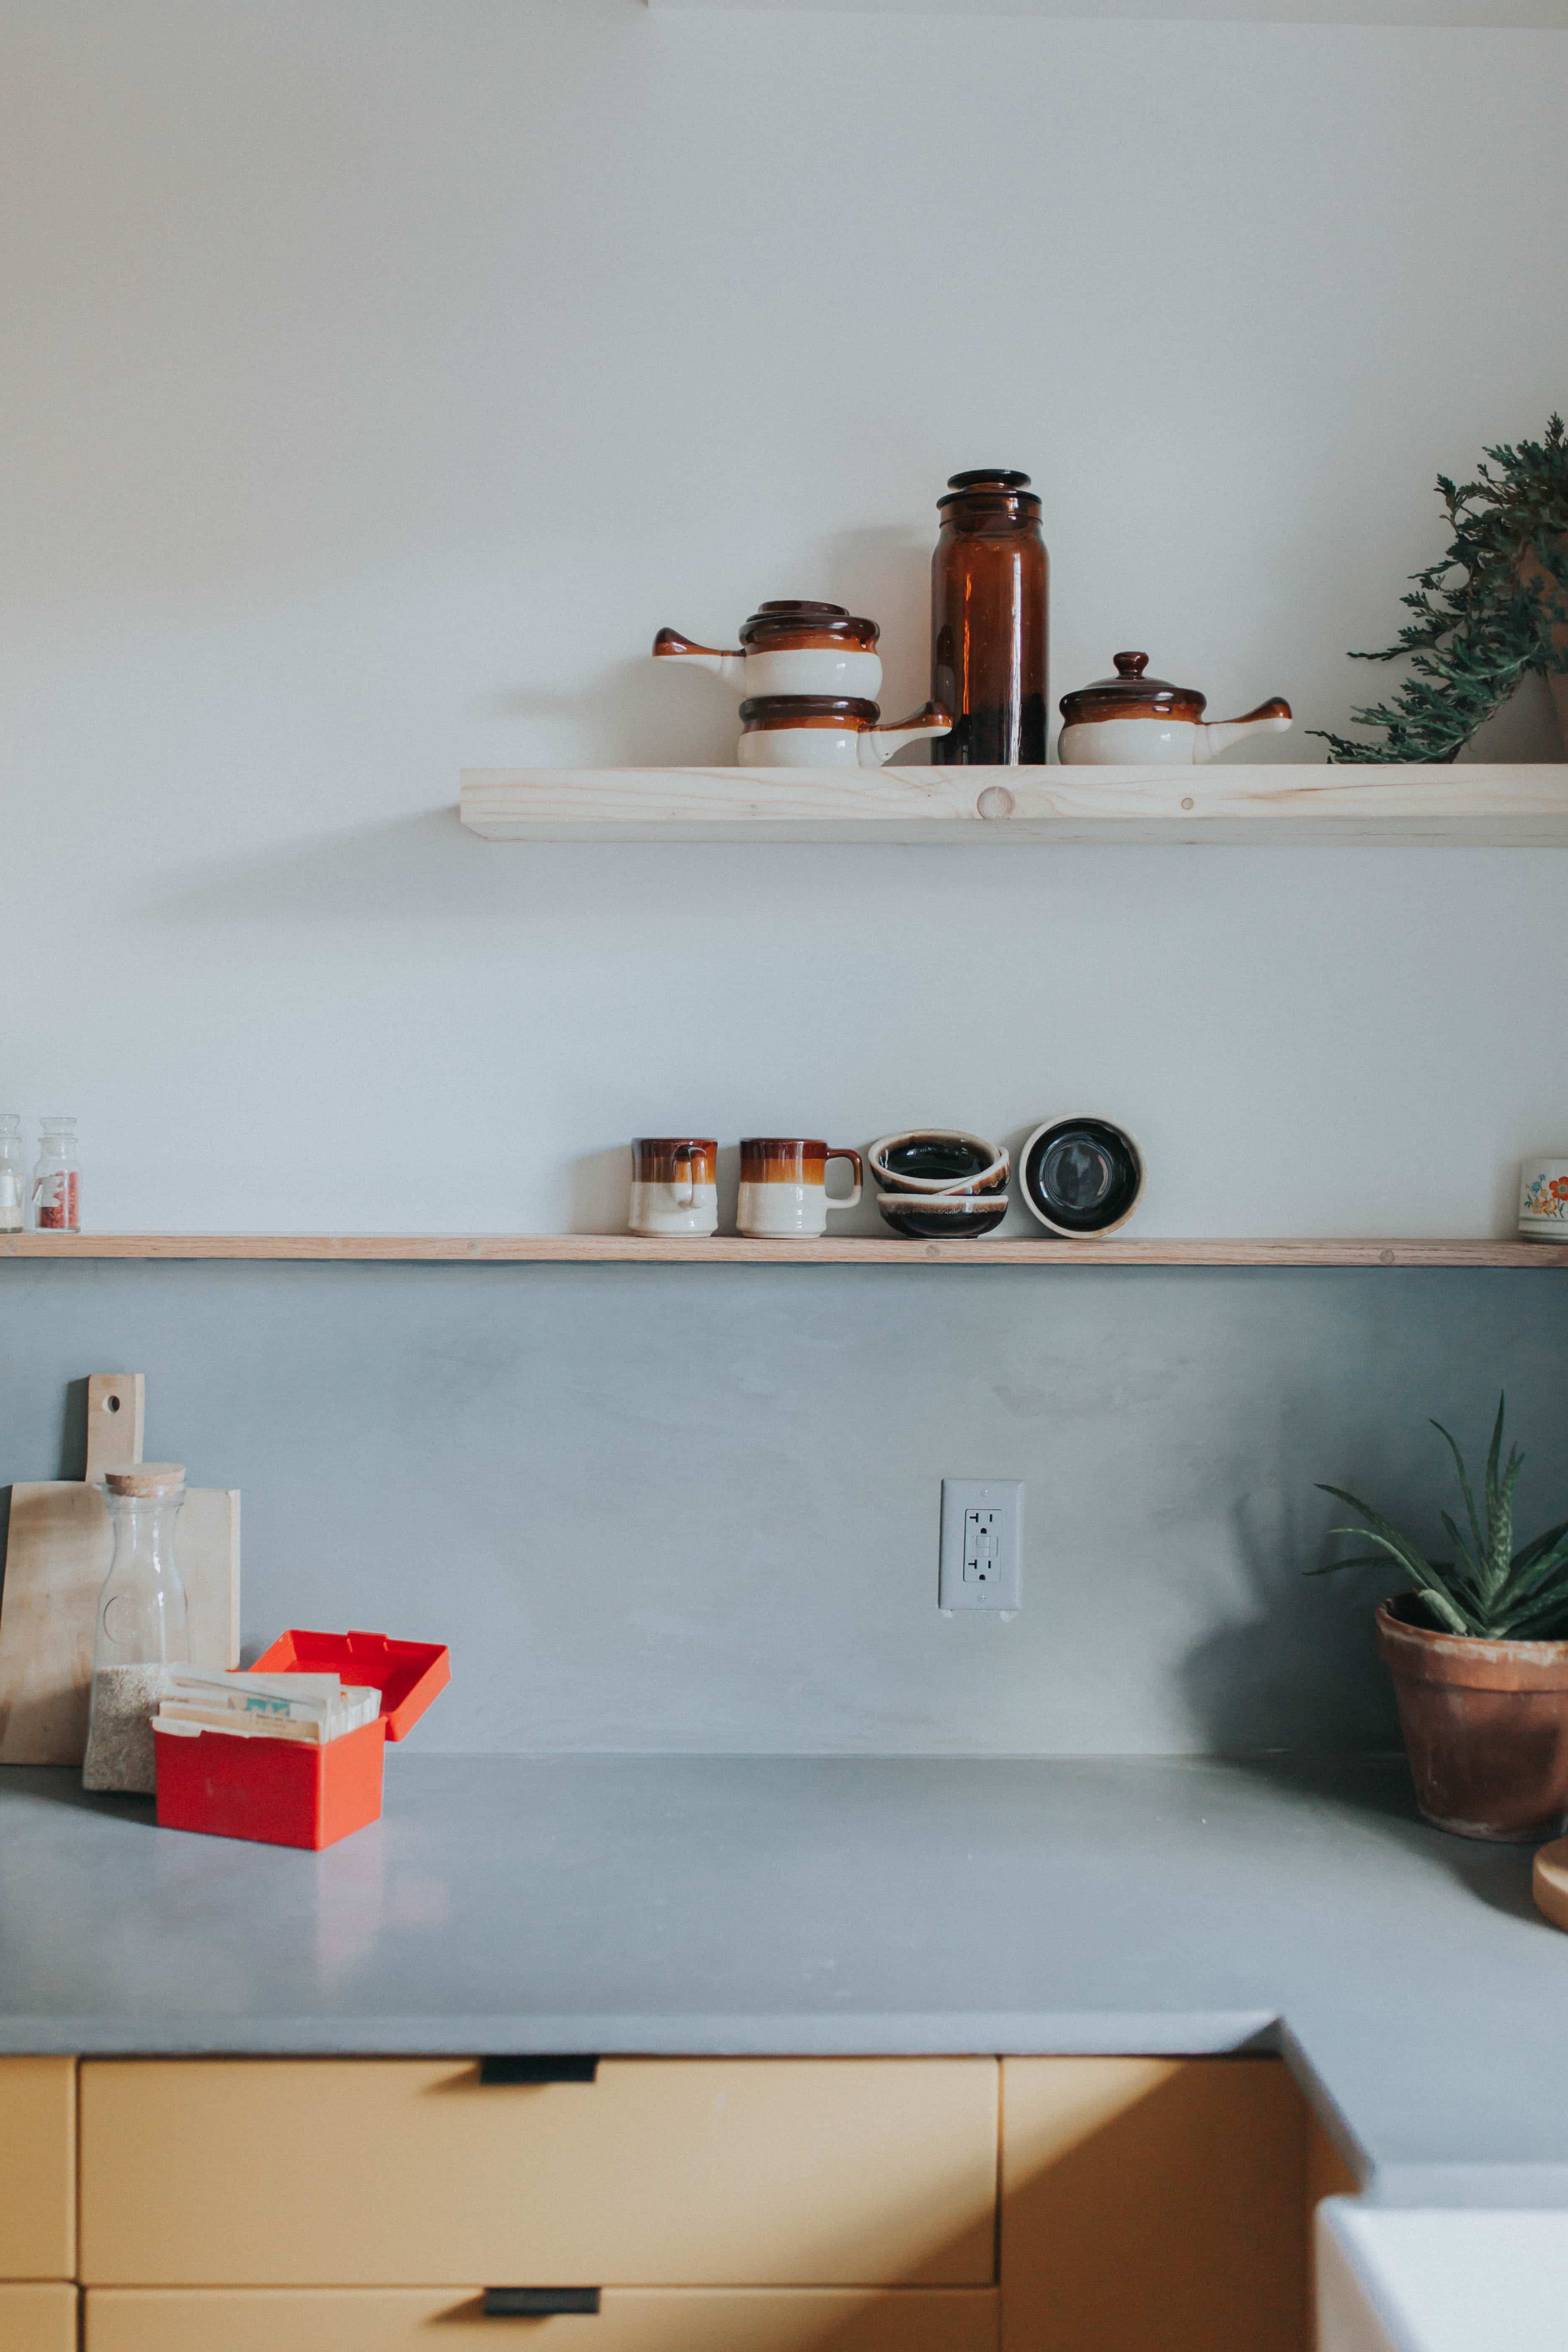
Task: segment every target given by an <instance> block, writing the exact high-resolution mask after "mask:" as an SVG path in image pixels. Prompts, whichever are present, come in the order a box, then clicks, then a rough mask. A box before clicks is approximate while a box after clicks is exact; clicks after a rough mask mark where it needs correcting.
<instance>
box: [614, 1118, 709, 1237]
mask: <svg viewBox="0 0 1568 2352" xmlns="http://www.w3.org/2000/svg"><path fill="white" fill-rule="evenodd" d="M629 1222H630V1226H631V1230H632V1232H633V1233H634V1234H659V1235H664V1236H666V1237H668V1236H669V1235H672V1234H695V1235H696V1236H698V1237H699V1238H700V1239H705V1238H706V1237H707V1235H709V1234H713V1233H716V1232H717V1231H718V1229H719V1146H718V1144H717V1143H716V1142H715V1141H714V1140H713V1139H712V1137H711V1136H706V1135H695V1136H694V1135H639V1136H638V1137H637V1140H636V1141H635V1142H634V1143H633V1145H632V1213H631V1218H630V1221H629Z"/></svg>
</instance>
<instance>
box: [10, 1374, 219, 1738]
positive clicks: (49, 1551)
mask: <svg viewBox="0 0 1568 2352" xmlns="http://www.w3.org/2000/svg"><path fill="white" fill-rule="evenodd" d="M145 1412H146V1383H145V1381H143V1379H142V1374H141V1373H140V1372H95V1373H94V1374H93V1376H92V1378H91V1379H90V1380H89V1382H88V1384H87V1476H86V1478H85V1479H84V1480H83V1481H82V1483H81V1484H80V1485H78V1484H76V1482H75V1481H74V1480H68V1479H50V1480H48V1481H47V1483H39V1484H36V1485H32V1486H13V1487H12V1489H11V1528H10V1534H9V1536H8V1538H7V1539H6V1545H5V1580H4V1582H3V1583H0V1764H79V1763H80V1762H81V1759H82V1755H83V1752H84V1750H85V1748H86V1747H87V1712H88V1702H89V1698H90V1696H91V1692H92V1643H93V1635H94V1633H95V1632H96V1631H97V1624H98V1596H99V1594H100V1591H102V1589H103V1580H104V1578H105V1577H106V1576H107V1575H108V1573H109V1560H110V1552H111V1551H112V1550H113V1548H114V1547H113V1539H112V1538H111V1537H110V1529H109V1513H108V1510H107V1509H106V1507H105V1505H104V1500H103V1486H102V1484H101V1482H102V1479H103V1476H104V1474H105V1473H106V1472H107V1471H110V1470H124V1469H129V1468H130V1466H131V1465H132V1463H136V1462H140V1461H141V1459H142V1423H143V1420H144V1417H145ZM174 1559H175V1562H176V1564H177V1566H178V1568H179V1571H180V1578H181V1581H182V1582H183V1583H184V1588H185V1601H186V1605H187V1608H188V1610H189V1612H190V1629H191V1655H192V1658H193V1659H194V1661H195V1664H197V1665H199V1666H237V1664H239V1495H238V1492H237V1490H236V1489H229V1490H225V1489H224V1488H222V1487H212V1486H191V1487H188V1488H187V1489H186V1492H185V1501H184V1509H183V1510H182V1511H181V1513H180V1516H179V1517H178V1518H177V1519H176V1520H175V1522H174Z"/></svg>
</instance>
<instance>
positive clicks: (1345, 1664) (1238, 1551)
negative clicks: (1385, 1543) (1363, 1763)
mask: <svg viewBox="0 0 1568 2352" xmlns="http://www.w3.org/2000/svg"><path fill="white" fill-rule="evenodd" d="M1231 1526H1232V1530H1233V1537H1234V1544H1233V1556H1234V1558H1235V1559H1237V1560H1238V1561H1239V1562H1240V1563H1241V1565H1242V1567H1243V1570H1244V1571H1245V1574H1246V1577H1247V1583H1248V1585H1249V1587H1250V1590H1251V1594H1252V1598H1253V1600H1254V1601H1255V1603H1256V1605H1257V1612H1258V1613H1257V1614H1256V1615H1255V1616H1252V1617H1248V1618H1247V1619H1245V1620H1244V1621H1243V1622H1240V1623H1238V1624H1231V1625H1226V1626H1223V1627H1221V1629H1220V1630H1219V1631H1218V1632H1217V1633H1211V1634H1209V1635H1207V1636H1206V1637H1205V1640H1203V1641H1202V1642H1200V1643H1197V1644H1196V1646H1195V1647H1194V1649H1192V1650H1191V1651H1189V1653H1188V1654H1187V1656H1186V1658H1185V1659H1184V1661H1183V1664H1182V1668H1181V1678H1182V1685H1183V1688H1184V1692H1185V1695H1186V1700H1187V1704H1188V1706H1189V1707H1190V1708H1191V1709H1192V1712H1193V1715H1194V1719H1195V1720H1196V1722H1197V1723H1198V1725H1199V1726H1200V1727H1201V1728H1202V1730H1203V1732H1204V1735H1205V1744H1206V1746H1207V1748H1208V1749H1209V1750H1210V1752H1211V1753H1214V1754H1216V1755H1231V1756H1236V1755H1243V1754H1246V1753H1247V1751H1249V1750H1253V1751H1255V1750H1257V1749H1258V1748H1280V1747H1285V1748H1300V1749H1303V1750H1306V1751H1308V1752H1309V1753H1310V1752H1314V1751H1322V1750H1326V1749H1330V1748H1339V1749H1345V1748H1349V1749H1352V1751H1355V1750H1359V1751H1361V1752H1363V1753H1364V1752H1366V1751H1367V1750H1369V1749H1370V1750H1373V1751H1381V1750H1385V1749H1388V1748H1396V1747H1397V1746H1398V1744H1399V1722H1398V1717H1397V1715H1396V1712H1395V1709H1394V1692H1393V1686H1392V1685H1390V1684H1389V1683H1388V1680H1387V1677H1386V1676H1385V1675H1379V1677H1378V1679H1377V1680H1376V1681H1369V1678H1368V1675H1367V1673H1366V1663H1367V1659H1368V1657H1369V1655H1370V1654H1371V1653H1372V1651H1373V1594H1374V1591H1380V1590H1381V1587H1380V1586H1379V1585H1378V1580H1377V1579H1376V1577H1375V1576H1373V1575H1372V1574H1371V1573H1370V1572H1363V1571H1358V1570H1350V1571H1349V1572H1348V1573H1347V1574H1346V1575H1345V1576H1344V1577H1343V1578H1342V1579H1339V1580H1334V1579H1325V1578H1321V1577H1314V1576H1308V1575H1306V1574H1304V1573H1303V1570H1304V1569H1306V1568H1307V1567H1315V1566H1316V1565H1317V1564H1318V1563H1319V1561H1320V1560H1321V1559H1327V1558H1329V1557H1331V1553H1330V1551H1329V1549H1328V1548H1327V1546H1326V1545H1325V1543H1324V1540H1323V1534H1322V1528H1321V1524H1320V1498H1319V1496H1317V1495H1316V1494H1315V1493H1313V1494H1311V1495H1310V1496H1307V1495H1303V1496H1300V1498H1297V1499H1292V1498H1289V1497H1287V1496H1284V1495H1283V1494H1277V1495H1273V1496H1257V1495H1244V1496H1241V1497H1240V1498H1239V1499H1238V1501H1237V1504H1236V1507H1235V1508H1234V1510H1233V1511H1232V1513H1231ZM1308 1651H1310V1652H1311V1653H1313V1654H1315V1655H1314V1661H1313V1671H1312V1673H1311V1674H1310V1675H1304V1674H1303V1673H1302V1671H1301V1659H1302V1655H1303V1653H1305V1652H1308Z"/></svg>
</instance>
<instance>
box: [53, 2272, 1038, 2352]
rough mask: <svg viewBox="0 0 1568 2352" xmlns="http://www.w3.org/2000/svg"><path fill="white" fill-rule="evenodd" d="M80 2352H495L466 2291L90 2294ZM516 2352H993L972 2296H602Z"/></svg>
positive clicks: (528, 2329) (972, 2291)
mask: <svg viewBox="0 0 1568 2352" xmlns="http://www.w3.org/2000/svg"><path fill="white" fill-rule="evenodd" d="M86 2308H87V2326H86V2335H85V2346H86V2352H465V2347H472V2352H497V2347H498V2345H499V2344H502V2343H508V2342H510V2341H511V2340H512V2338H511V2336H510V2335H509V2334H508V2331H507V2327H506V2325H505V2323H504V2322H503V2323H502V2324H501V2325H500V2326H497V2324H496V2323H495V2322H494V2321H493V2320H487V2319H486V2318H485V2316H484V2309H483V2303H482V2298H481V2296H480V2295H479V2291H478V2290H477V2289H468V2290H465V2289H462V2288H456V2289H454V2288H450V2287H448V2288H444V2289H443V2288H430V2287H405V2288H392V2289H380V2290H377V2289H374V2288H370V2287H346V2288H332V2287H310V2288H303V2289H301V2288H289V2287H250V2288H241V2289H237V2290H236V2289H232V2288H221V2287H220V2288H208V2289H204V2288H200V2287H196V2288H186V2289H183V2290H182V2289H178V2288H158V2287H131V2288H123V2287H94V2288H93V2289H92V2290H91V2291H90V2293H89V2294H88V2295H87V2297H86ZM515 2334H516V2336H517V2338H518V2340H519V2341H521V2342H525V2343H526V2345H527V2347H528V2352H997V2343H996V2296H995V2294H994V2291H992V2290H990V2289H987V2288H984V2287H978V2288H977V2287H969V2288H958V2289H951V2288H942V2287H931V2288H926V2287H916V2288H912V2289H906V2288H894V2289H890V2290H886V2291H883V2292H875V2291H872V2292H868V2291H866V2290H859V2291H857V2290H854V2289H849V2288H843V2287H794V2288H786V2289H783V2290H780V2289H777V2288H769V2287H652V2288H637V2287H611V2288H610V2289H608V2290H607V2291H606V2293H605V2295H604V2298H603V2301H602V2304H601V2307H600V2310H599V2312H598V2314H597V2315H596V2316H595V2317H594V2318H592V2319H584V2318H579V2317H568V2318H547V2319H530V2320H527V2321H524V2322H521V2323H519V2325H518V2326H517V2328H516V2330H515Z"/></svg>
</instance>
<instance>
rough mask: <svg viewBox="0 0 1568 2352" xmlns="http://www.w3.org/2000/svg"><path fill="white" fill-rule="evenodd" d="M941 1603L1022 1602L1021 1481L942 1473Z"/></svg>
mask: <svg viewBox="0 0 1568 2352" xmlns="http://www.w3.org/2000/svg"><path fill="white" fill-rule="evenodd" d="M936 1605H937V1607H938V1608H939V1609H942V1610H947V1611H954V1610H959V1609H995V1610H1006V1611H1007V1612H1009V1613H1011V1612H1013V1611H1014V1610H1016V1609H1021V1608H1022V1607H1023V1605H1024V1482H1023V1480H1022V1479H1021V1478H944V1479H943V1480H942V1565H941V1570H940V1572H939V1574H938V1578H937V1597H936Z"/></svg>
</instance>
